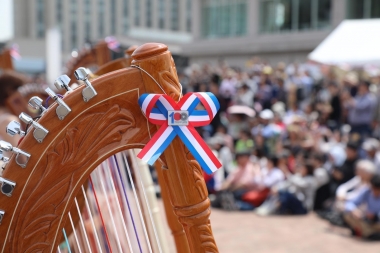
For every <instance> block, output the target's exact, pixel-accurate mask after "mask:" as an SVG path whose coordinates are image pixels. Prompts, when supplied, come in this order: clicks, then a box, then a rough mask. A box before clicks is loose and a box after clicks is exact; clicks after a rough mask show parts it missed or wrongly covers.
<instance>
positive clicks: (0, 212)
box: [0, 210, 5, 225]
mask: <svg viewBox="0 0 380 253" xmlns="http://www.w3.org/2000/svg"><path fill="white" fill-rule="evenodd" d="M4 214H5V211H4V210H0V225H1V222H2V221H3V217H4Z"/></svg>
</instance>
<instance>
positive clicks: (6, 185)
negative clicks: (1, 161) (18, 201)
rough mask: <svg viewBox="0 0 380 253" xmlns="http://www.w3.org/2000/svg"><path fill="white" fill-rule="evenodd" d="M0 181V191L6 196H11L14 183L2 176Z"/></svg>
mask: <svg viewBox="0 0 380 253" xmlns="http://www.w3.org/2000/svg"><path fill="white" fill-rule="evenodd" d="M0 183H1V192H2V193H3V194H4V195H5V196H8V197H10V196H12V192H13V190H14V189H15V186H16V183H15V182H13V181H11V180H8V179H5V178H3V177H0Z"/></svg>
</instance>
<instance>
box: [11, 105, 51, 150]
mask: <svg viewBox="0 0 380 253" xmlns="http://www.w3.org/2000/svg"><path fill="white" fill-rule="evenodd" d="M18 117H19V118H20V120H21V121H22V122H24V123H25V124H27V125H29V124H31V125H32V126H33V127H34V128H35V129H34V131H33V136H34V138H35V139H36V140H37V141H38V142H40V143H41V142H42V141H43V140H44V139H45V137H46V135H47V134H48V133H49V131H48V130H47V129H46V128H44V127H43V126H41V125H40V124H39V123H37V122H36V121H34V120H33V118H32V117H30V116H29V115H28V114H26V113H23V112H22V113H21V114H20V115H19V116H18Z"/></svg>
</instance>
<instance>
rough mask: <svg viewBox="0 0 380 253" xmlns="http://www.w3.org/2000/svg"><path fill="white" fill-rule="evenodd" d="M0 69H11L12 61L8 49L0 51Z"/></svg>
mask: <svg viewBox="0 0 380 253" xmlns="http://www.w3.org/2000/svg"><path fill="white" fill-rule="evenodd" d="M0 69H3V70H13V69H14V67H13V62H12V56H11V50H10V49H4V50H3V51H2V52H1V53H0Z"/></svg>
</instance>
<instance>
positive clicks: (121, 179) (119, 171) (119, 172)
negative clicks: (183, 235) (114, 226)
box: [113, 156, 145, 253]
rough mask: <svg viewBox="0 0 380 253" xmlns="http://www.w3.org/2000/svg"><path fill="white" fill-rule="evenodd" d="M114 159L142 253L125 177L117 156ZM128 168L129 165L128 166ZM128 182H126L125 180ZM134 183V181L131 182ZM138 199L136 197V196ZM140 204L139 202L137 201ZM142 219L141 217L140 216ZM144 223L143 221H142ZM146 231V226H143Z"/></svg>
mask: <svg viewBox="0 0 380 253" xmlns="http://www.w3.org/2000/svg"><path fill="white" fill-rule="evenodd" d="M113 158H114V163H115V164H116V168H117V172H118V174H119V178H120V181H121V185H122V188H123V194H124V198H125V200H126V202H127V206H128V210H129V214H130V217H131V220H132V225H133V229H134V231H135V235H136V239H137V243H138V245H139V249H140V253H142V249H141V243H140V239H139V236H138V233H137V229H136V224H135V220H134V218H133V214H132V210H131V206H130V203H129V199H128V196H127V190H126V187H125V185H124V180H123V177H122V175H121V170H120V167H119V163H118V161H117V159H116V156H113ZM125 162H126V164H128V161H125ZM127 166H128V165H127ZM130 180H132V178H131V177H130ZM125 182H126V180H125ZM131 183H132V181H131ZM135 197H136V195H135ZM136 202H137V203H138V201H136ZM140 217H141V216H140ZM142 222H143V221H142ZM143 227H144V229H145V225H143Z"/></svg>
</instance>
